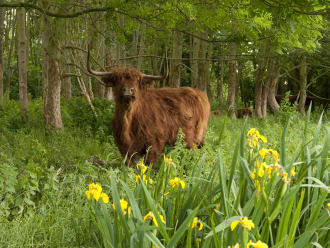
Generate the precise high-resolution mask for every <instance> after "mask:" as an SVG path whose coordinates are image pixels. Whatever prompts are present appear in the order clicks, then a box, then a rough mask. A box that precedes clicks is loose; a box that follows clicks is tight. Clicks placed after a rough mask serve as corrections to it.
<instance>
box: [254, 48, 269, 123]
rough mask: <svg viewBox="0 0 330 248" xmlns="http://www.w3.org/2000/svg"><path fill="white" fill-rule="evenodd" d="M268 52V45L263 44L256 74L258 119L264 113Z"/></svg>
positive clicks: (255, 103) (256, 109) (256, 111)
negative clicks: (263, 101) (263, 102)
mask: <svg viewBox="0 0 330 248" xmlns="http://www.w3.org/2000/svg"><path fill="white" fill-rule="evenodd" d="M266 52H267V46H266V44H263V45H262V47H261V50H260V52H259V55H258V56H259V57H258V62H257V63H258V69H257V73H256V88H255V95H254V108H255V109H254V111H255V115H256V117H257V118H263V111H262V96H263V93H262V92H263V85H264V83H265V71H266V68H267V59H266V58H265V53H266Z"/></svg>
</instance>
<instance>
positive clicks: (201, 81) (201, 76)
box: [197, 33, 208, 92]
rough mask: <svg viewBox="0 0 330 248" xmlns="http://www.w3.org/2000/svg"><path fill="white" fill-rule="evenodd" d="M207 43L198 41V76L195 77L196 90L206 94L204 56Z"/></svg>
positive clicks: (205, 35)
mask: <svg viewBox="0 0 330 248" xmlns="http://www.w3.org/2000/svg"><path fill="white" fill-rule="evenodd" d="M202 36H203V37H207V34H205V33H204V34H202ZM207 48H208V43H207V42H206V41H203V40H200V48H199V56H198V59H199V60H198V61H197V62H198V63H197V64H198V75H197V88H198V89H200V90H202V91H204V92H206V82H205V78H206V75H205V74H206V68H205V67H206V54H207Z"/></svg>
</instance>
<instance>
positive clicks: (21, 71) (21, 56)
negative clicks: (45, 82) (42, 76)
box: [17, 0, 28, 112]
mask: <svg viewBox="0 0 330 248" xmlns="http://www.w3.org/2000/svg"><path fill="white" fill-rule="evenodd" d="M21 2H24V0H22V1H21ZM25 18H26V15H25V9H24V8H18V9H17V56H18V80H19V101H20V109H21V112H24V111H25V110H26V108H27V106H28V94H27V93H28V92H27V51H26V50H27V39H26V30H25Z"/></svg>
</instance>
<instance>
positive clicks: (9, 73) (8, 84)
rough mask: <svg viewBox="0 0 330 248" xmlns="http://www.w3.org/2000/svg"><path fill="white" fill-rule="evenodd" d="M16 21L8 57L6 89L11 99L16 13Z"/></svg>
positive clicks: (15, 18)
mask: <svg viewBox="0 0 330 248" xmlns="http://www.w3.org/2000/svg"><path fill="white" fill-rule="evenodd" d="M13 18H14V21H13V25H12V27H11V30H12V33H11V37H12V38H11V41H10V45H9V52H8V58H7V89H6V91H7V92H6V95H7V98H8V99H10V82H11V68H10V64H11V57H12V54H13V50H14V45H15V42H14V41H15V37H16V36H15V35H16V32H15V26H16V21H17V15H15V16H14V17H13Z"/></svg>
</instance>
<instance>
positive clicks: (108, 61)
mask: <svg viewBox="0 0 330 248" xmlns="http://www.w3.org/2000/svg"><path fill="white" fill-rule="evenodd" d="M111 65H112V61H111V50H110V48H109V47H106V54H105V67H106V68H109V67H110V66H111ZM103 88H104V98H105V99H107V100H112V99H113V92H112V87H104V86H103Z"/></svg>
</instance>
